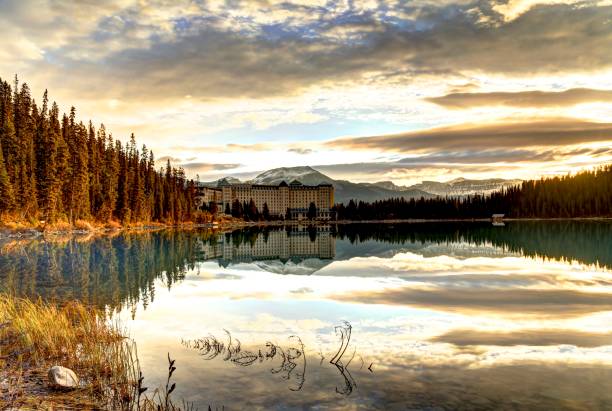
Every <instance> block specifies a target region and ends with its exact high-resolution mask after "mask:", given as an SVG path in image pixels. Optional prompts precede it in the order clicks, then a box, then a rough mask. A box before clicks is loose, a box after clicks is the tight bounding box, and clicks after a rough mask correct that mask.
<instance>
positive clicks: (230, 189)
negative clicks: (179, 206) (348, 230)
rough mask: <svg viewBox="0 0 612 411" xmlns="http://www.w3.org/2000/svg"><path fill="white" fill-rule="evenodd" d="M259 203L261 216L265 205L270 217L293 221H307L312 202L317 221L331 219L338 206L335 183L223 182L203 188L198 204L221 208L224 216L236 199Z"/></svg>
mask: <svg viewBox="0 0 612 411" xmlns="http://www.w3.org/2000/svg"><path fill="white" fill-rule="evenodd" d="M251 199H252V200H253V201H254V202H255V205H256V206H257V209H258V210H259V212H260V213H261V212H262V211H263V208H264V204H267V205H268V210H270V215H271V216H274V217H283V218H285V217H288V218H289V219H291V220H302V219H305V218H306V216H307V213H308V208H309V207H310V204H311V203H314V204H315V206H316V207H317V217H316V218H317V219H321V220H328V219H329V218H330V209H331V207H332V205H333V204H334V187H333V186H332V185H331V184H319V185H316V186H307V185H303V184H302V183H300V182H299V181H297V180H296V181H293V182H292V183H291V184H287V183H285V182H284V181H283V182H282V183H280V184H279V185H255V184H229V183H220V184H219V186H218V187H216V188H211V187H199V188H198V196H197V198H196V202H197V204H198V205H199V206H201V205H202V204H205V205H206V206H207V207H210V205H211V204H213V203H214V204H216V205H217V211H218V212H220V213H223V212H224V211H225V210H226V209H227V208H228V207H229V209H231V208H232V203H233V202H234V201H235V200H238V201H240V202H241V203H249V202H250V201H251Z"/></svg>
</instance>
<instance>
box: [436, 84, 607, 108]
mask: <svg viewBox="0 0 612 411" xmlns="http://www.w3.org/2000/svg"><path fill="white" fill-rule="evenodd" d="M426 100H427V101H429V102H432V103H435V104H438V105H440V106H443V107H446V108H451V109H463V108H470V107H479V106H496V105H501V106H515V107H547V106H554V107H562V106H574V105H577V104H580V103H589V102H612V90H594V89H587V88H574V89H569V90H565V91H520V92H490V93H452V94H447V95H445V96H441V97H430V98H427V99H426Z"/></svg>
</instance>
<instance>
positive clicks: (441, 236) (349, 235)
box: [0, 221, 612, 308]
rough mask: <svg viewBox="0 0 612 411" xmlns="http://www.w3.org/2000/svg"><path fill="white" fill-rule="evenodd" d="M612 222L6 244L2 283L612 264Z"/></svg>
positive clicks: (48, 289) (144, 287) (115, 289)
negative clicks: (233, 270) (452, 260)
mask: <svg viewBox="0 0 612 411" xmlns="http://www.w3.org/2000/svg"><path fill="white" fill-rule="evenodd" d="M610 244H612V223H611V222H569V221H560V222H520V223H519V222H516V223H510V224H508V225H506V226H505V227H493V226H491V225H490V224H484V223H452V224H442V223H436V224H401V225H376V224H361V225H359V224H351V225H346V226H338V227H330V228H319V229H318V231H317V230H315V229H313V228H310V229H308V228H298V229H295V228H287V229H285V228H278V227H277V228H251V229H247V230H242V231H235V232H233V233H225V234H222V235H217V234H212V233H210V232H198V231H160V232H149V233H142V234H136V233H125V234H122V235H119V236H115V237H106V236H100V237H95V238H93V239H81V238H79V237H76V238H71V239H68V240H64V241H56V242H49V241H44V240H39V239H37V240H27V241H26V240H24V241H5V242H4V243H0V288H3V289H8V290H12V291H14V292H15V293H16V294H19V295H25V296H33V297H36V296H38V295H40V296H42V297H43V298H51V299H56V300H65V299H80V300H82V301H84V302H86V303H89V304H93V305H98V306H104V305H109V306H111V307H113V308H118V307H121V306H123V305H125V304H131V303H134V302H136V301H143V302H144V303H145V304H146V303H148V302H149V301H151V300H152V299H153V298H154V297H155V288H154V284H155V282H156V280H158V279H163V280H164V282H165V284H166V285H167V286H168V287H170V286H172V285H173V284H174V283H175V282H177V281H181V280H182V279H183V278H184V277H185V274H186V273H187V271H188V270H192V269H195V268H196V267H197V265H196V263H198V262H200V261H207V260H214V261H217V262H218V263H219V264H220V265H221V266H227V265H231V264H240V265H241V268H245V267H248V265H251V266H252V267H254V268H256V269H258V270H265V271H269V272H272V273H279V274H281V273H282V274H312V273H315V272H317V271H318V270H320V269H321V268H323V267H325V266H326V265H327V264H330V263H331V262H332V261H334V260H347V259H350V258H354V257H368V256H377V257H381V258H390V257H392V256H393V255H395V254H397V253H399V252H412V253H415V254H419V255H423V256H425V257H432V256H438V255H452V256H455V257H459V258H472V257H476V256H479V257H495V256H504V255H524V256H530V257H536V258H552V259H556V260H561V261H572V260H575V261H578V262H581V263H585V264H595V265H599V266H602V267H605V268H607V269H610V268H612V248H611V247H610Z"/></svg>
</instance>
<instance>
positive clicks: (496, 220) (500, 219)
mask: <svg viewBox="0 0 612 411" xmlns="http://www.w3.org/2000/svg"><path fill="white" fill-rule="evenodd" d="M505 216H506V215H505V214H493V216H492V217H491V221H492V222H493V224H495V223H503V222H504V217H505Z"/></svg>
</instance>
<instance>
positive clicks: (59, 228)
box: [43, 220, 72, 232]
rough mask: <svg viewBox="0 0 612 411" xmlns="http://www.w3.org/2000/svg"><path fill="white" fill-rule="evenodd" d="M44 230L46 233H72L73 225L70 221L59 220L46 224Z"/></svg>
mask: <svg viewBox="0 0 612 411" xmlns="http://www.w3.org/2000/svg"><path fill="white" fill-rule="evenodd" d="M43 229H44V231H45V232H63V231H72V225H71V224H70V223H69V222H68V221H65V220H58V221H56V222H54V223H50V224H45V225H44V227H43Z"/></svg>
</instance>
